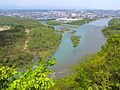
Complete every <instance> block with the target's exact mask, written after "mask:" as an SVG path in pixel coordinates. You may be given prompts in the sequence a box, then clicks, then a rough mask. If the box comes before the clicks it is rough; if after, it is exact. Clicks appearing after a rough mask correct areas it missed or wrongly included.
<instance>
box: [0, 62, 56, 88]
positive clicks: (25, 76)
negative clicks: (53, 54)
mask: <svg viewBox="0 0 120 90" xmlns="http://www.w3.org/2000/svg"><path fill="white" fill-rule="evenodd" d="M54 64H55V61H54V60H48V61H46V62H45V61H43V60H42V61H40V62H39V63H38V64H37V65H35V66H34V68H33V69H30V68H29V69H26V70H24V71H23V72H18V71H17V70H16V68H9V67H7V66H4V67H3V66H0V90H48V89H49V88H50V87H51V86H53V85H54V83H53V80H52V79H51V78H50V77H49V78H48V75H50V74H51V73H52V72H51V71H50V70H49V69H48V67H49V66H51V65H54Z"/></svg>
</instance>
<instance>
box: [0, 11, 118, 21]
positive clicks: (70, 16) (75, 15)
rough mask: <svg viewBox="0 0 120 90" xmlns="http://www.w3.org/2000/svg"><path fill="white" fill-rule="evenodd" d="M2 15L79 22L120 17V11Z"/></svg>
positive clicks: (0, 12) (15, 13)
mask: <svg viewBox="0 0 120 90" xmlns="http://www.w3.org/2000/svg"><path fill="white" fill-rule="evenodd" d="M0 15H4V16H16V17H27V18H34V19H38V20H51V19H54V20H58V21H65V20H73V19H75V20H77V19H83V18H111V17H120V10H75V9H68V10H66V9H63V10H32V9H30V10H27V9H26V10H25V9H24V10H20V9H15V10H0Z"/></svg>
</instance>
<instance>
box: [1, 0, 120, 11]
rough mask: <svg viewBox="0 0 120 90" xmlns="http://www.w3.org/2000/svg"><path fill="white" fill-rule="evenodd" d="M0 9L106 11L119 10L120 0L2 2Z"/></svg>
mask: <svg viewBox="0 0 120 90" xmlns="http://www.w3.org/2000/svg"><path fill="white" fill-rule="evenodd" d="M0 9H104V10H119V9H120V0H114V1H113V0H99V1H96V0H92V1H90V0H84V1H82V0H78V1H73V0H59V1H56V0H43V1H42V0H17V1H16V0H1V1H0Z"/></svg>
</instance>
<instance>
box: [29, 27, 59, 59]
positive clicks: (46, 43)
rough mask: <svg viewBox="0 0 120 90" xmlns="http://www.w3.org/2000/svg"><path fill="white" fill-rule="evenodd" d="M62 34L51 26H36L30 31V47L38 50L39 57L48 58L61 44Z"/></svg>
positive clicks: (34, 50)
mask: <svg viewBox="0 0 120 90" xmlns="http://www.w3.org/2000/svg"><path fill="white" fill-rule="evenodd" d="M60 40H61V34H60V33H57V32H55V31H54V29H53V28H50V27H41V28H35V29H33V31H32V32H31V33H30V41H29V43H28V44H29V48H30V50H31V51H33V52H38V53H39V57H40V58H42V57H44V58H48V57H49V56H51V55H52V54H53V52H54V51H55V50H56V49H57V47H58V46H59V44H60Z"/></svg>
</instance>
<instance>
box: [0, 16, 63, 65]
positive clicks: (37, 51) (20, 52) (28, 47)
mask: <svg viewBox="0 0 120 90" xmlns="http://www.w3.org/2000/svg"><path fill="white" fill-rule="evenodd" d="M0 23H4V25H5V26H6V25H9V27H10V29H8V30H3V31H0V63H1V64H3V65H8V66H13V65H15V66H16V67H23V66H27V65H30V64H32V63H33V62H34V61H35V62H36V60H39V59H41V58H42V59H48V58H49V57H50V56H51V55H52V54H53V52H54V51H55V49H56V48H57V47H58V45H59V43H60V39H61V34H60V33H57V32H56V31H55V30H54V28H52V27H49V26H43V25H41V24H40V23H39V22H38V21H37V20H33V19H26V18H18V17H6V16H1V17H0ZM8 23H9V24H8ZM34 23H37V24H34ZM31 25H34V26H31ZM29 26H30V27H29ZM1 27H2V28H4V26H1ZM31 27H34V28H31Z"/></svg>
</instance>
